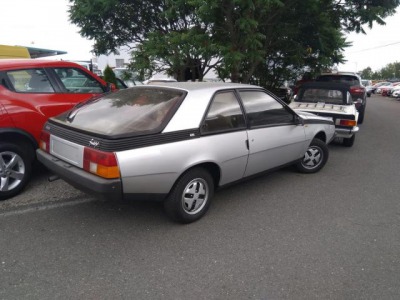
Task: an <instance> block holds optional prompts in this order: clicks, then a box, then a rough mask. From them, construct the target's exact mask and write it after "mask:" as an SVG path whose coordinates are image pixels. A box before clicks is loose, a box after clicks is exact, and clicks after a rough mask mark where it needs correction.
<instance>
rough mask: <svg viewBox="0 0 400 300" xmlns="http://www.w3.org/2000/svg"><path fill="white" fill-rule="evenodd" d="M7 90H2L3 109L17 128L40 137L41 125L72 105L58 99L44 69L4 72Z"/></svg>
mask: <svg viewBox="0 0 400 300" xmlns="http://www.w3.org/2000/svg"><path fill="white" fill-rule="evenodd" d="M5 76H6V78H7V82H8V83H9V88H8V89H5V90H4V94H3V96H4V98H5V99H7V100H8V101H7V102H6V106H5V109H6V110H7V111H8V112H9V113H10V116H11V117H12V120H13V123H14V124H15V126H16V127H18V128H19V129H22V130H24V131H26V132H29V133H31V134H32V135H34V136H35V137H36V138H38V137H39V134H40V131H41V129H42V127H43V124H44V122H45V121H46V120H47V119H48V118H49V117H52V116H55V115H58V114H60V113H62V112H64V111H66V110H67V109H69V108H71V107H72V105H71V103H70V101H69V100H68V99H65V98H63V97H59V94H58V93H57V91H58V87H57V85H56V84H54V82H52V80H51V78H49V76H48V73H47V72H46V70H45V69H44V68H26V69H16V70H7V71H5Z"/></svg>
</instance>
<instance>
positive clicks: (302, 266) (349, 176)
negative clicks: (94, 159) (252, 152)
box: [0, 96, 400, 299]
mask: <svg viewBox="0 0 400 300" xmlns="http://www.w3.org/2000/svg"><path fill="white" fill-rule="evenodd" d="M399 116H400V101H396V100H393V99H389V98H383V97H380V96H373V97H371V98H368V104H367V111H366V115H365V121H364V124H362V125H361V126H360V127H361V129H360V132H359V133H358V134H357V137H356V141H355V143H354V146H353V147H352V148H346V147H343V146H341V145H340V144H338V143H333V144H331V145H330V146H329V149H330V158H329V161H328V163H327V165H326V166H325V168H324V169H323V170H322V171H321V172H319V173H317V174H311V175H307V174H300V173H297V172H296V171H295V170H294V169H293V168H285V169H283V170H280V171H277V172H274V173H271V174H269V175H266V176H262V177H258V178H256V179H253V180H249V181H246V182H244V183H242V184H239V185H235V186H232V187H229V188H226V189H223V190H221V191H218V192H217V193H216V195H215V198H214V201H213V203H212V205H211V208H210V210H209V212H208V213H207V215H206V216H205V217H204V218H202V219H201V220H199V221H198V222H196V223H193V224H189V225H179V224H176V223H173V222H171V221H170V220H169V219H168V218H167V217H166V216H165V215H164V213H163V210H162V205H160V204H159V203H145V202H141V203H111V202H100V201H97V200H95V199H94V198H91V197H90V196H87V195H86V194H83V193H81V192H80V191H78V190H76V189H74V188H72V187H70V186H69V185H67V184H66V183H64V182H63V181H61V180H59V181H56V182H52V183H50V182H47V181H46V178H47V176H48V175H49V174H48V173H47V172H46V171H45V170H43V169H42V170H38V171H37V172H36V173H35V179H34V180H33V181H32V183H31V184H30V185H29V186H28V187H27V189H26V191H25V192H24V193H23V194H21V195H19V196H18V197H15V198H14V199H12V200H7V201H3V202H1V203H0V278H1V280H0V299H400V201H399V199H400V197H399V194H400V185H399V184H398V179H399V167H400V159H399V155H398V153H400V143H399V141H400V122H399Z"/></svg>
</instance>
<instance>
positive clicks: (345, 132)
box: [335, 126, 360, 138]
mask: <svg viewBox="0 0 400 300" xmlns="http://www.w3.org/2000/svg"><path fill="white" fill-rule="evenodd" d="M359 130H360V128H359V127H358V126H355V127H353V128H351V129H346V128H335V137H337V138H351V137H352V136H353V134H355V133H357V132H358V131H359Z"/></svg>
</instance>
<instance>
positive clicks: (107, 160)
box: [83, 147, 120, 178]
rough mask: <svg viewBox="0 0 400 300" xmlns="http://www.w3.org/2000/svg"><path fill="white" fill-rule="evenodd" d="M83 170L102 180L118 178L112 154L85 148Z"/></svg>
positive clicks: (117, 170) (113, 154)
mask: <svg viewBox="0 0 400 300" xmlns="http://www.w3.org/2000/svg"><path fill="white" fill-rule="evenodd" d="M83 169H84V170H86V171H88V172H90V173H93V174H96V175H98V176H100V177H103V178H119V177H120V175H119V168H118V163H117V158H116V157H115V153H114V152H103V151H99V150H95V149H93V148H88V147H85V149H84V152H83Z"/></svg>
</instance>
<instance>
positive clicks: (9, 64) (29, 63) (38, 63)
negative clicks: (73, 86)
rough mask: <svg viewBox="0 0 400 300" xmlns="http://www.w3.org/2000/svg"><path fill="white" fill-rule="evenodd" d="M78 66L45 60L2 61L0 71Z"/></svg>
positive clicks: (0, 60)
mask: <svg viewBox="0 0 400 300" xmlns="http://www.w3.org/2000/svg"><path fill="white" fill-rule="evenodd" d="M71 65H73V66H77V65H78V64H76V63H73V62H69V61H62V60H45V59H0V70H4V69H9V68H26V67H28V68H35V67H43V66H60V67H62V66H71ZM78 66H79V65H78Z"/></svg>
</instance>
